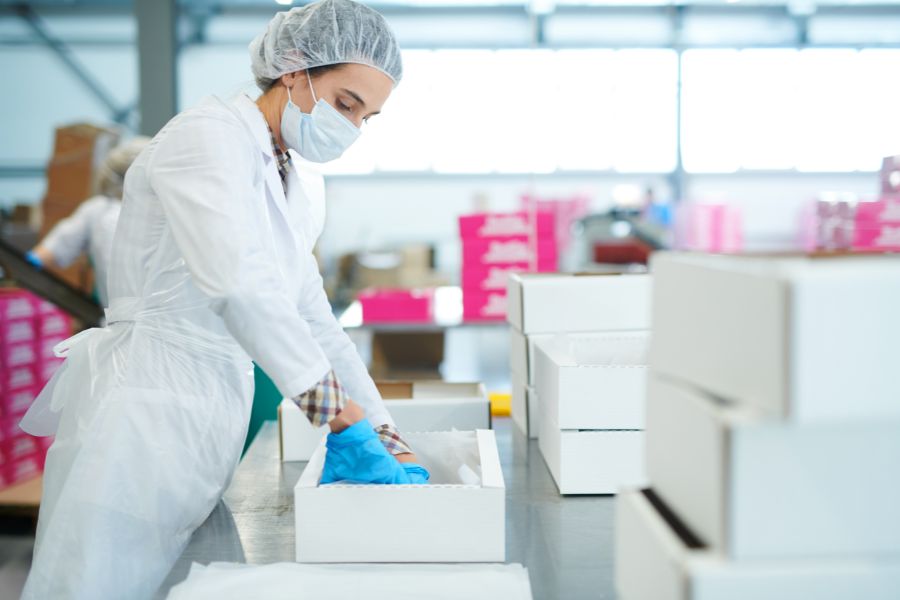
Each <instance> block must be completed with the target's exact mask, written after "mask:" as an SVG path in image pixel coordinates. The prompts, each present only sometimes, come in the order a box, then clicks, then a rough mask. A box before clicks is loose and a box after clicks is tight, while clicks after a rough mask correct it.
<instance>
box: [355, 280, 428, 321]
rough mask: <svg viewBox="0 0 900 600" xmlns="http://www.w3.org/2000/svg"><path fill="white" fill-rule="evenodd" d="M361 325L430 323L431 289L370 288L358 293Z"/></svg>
mask: <svg viewBox="0 0 900 600" xmlns="http://www.w3.org/2000/svg"><path fill="white" fill-rule="evenodd" d="M359 303H360V304H361V305H362V317H363V323H396V322H403V323H430V322H431V321H433V320H434V290H433V289H430V288H428V289H412V290H410V289H386V288H377V289H376V288H372V289H367V290H363V291H361V292H360V293H359Z"/></svg>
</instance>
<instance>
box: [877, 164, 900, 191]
mask: <svg viewBox="0 0 900 600" xmlns="http://www.w3.org/2000/svg"><path fill="white" fill-rule="evenodd" d="M881 191H882V192H884V193H885V194H900V155H898V156H888V157H886V158H885V159H884V160H883V161H882V163H881Z"/></svg>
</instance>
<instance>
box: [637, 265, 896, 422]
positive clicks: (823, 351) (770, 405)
mask: <svg viewBox="0 0 900 600" xmlns="http://www.w3.org/2000/svg"><path fill="white" fill-rule="evenodd" d="M652 265H653V273H654V275H653V277H654V292H653V294H654V302H653V327H654V335H653V341H652V343H651V348H650V364H651V367H652V369H653V370H654V371H655V372H658V373H660V374H664V375H667V376H670V377H673V378H676V379H679V380H682V381H684V382H686V383H688V384H690V385H695V386H697V387H699V388H701V389H703V390H705V391H708V392H709V393H711V394H713V395H715V396H719V397H721V398H724V399H726V400H731V401H735V402H743V403H747V404H750V405H753V406H756V407H758V408H759V409H760V410H762V411H764V412H765V413H766V414H769V415H771V416H772V417H777V418H788V419H791V420H793V421H795V422H811V421H818V420H853V419H877V418H900V402H898V401H897V398H898V395H897V394H898V386H897V375H896V365H897V360H896V358H897V355H898V354H897V340H900V311H898V310H897V307H898V306H900V257H898V256H890V255H883V256H878V255H870V256H831V257H802V256H801V257H797V256H789V257H763V256H756V257H753V256H722V255H701V254H683V253H671V252H663V253H657V254H655V255H654V258H653V261H652Z"/></svg>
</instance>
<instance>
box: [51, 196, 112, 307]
mask: <svg viewBox="0 0 900 600" xmlns="http://www.w3.org/2000/svg"><path fill="white" fill-rule="evenodd" d="M121 209H122V203H121V202H120V201H119V200H118V199H116V198H109V197H107V196H94V197H93V198H89V199H88V200H85V201H84V202H82V203H81V205H80V206H79V207H78V209H77V210H76V211H75V212H74V213H72V214H71V215H70V216H69V217H67V218H65V219H63V220H62V221H60V222H59V223H57V224H56V225H55V226H54V227H53V229H51V230H50V233H48V234H47V236H46V237H45V238H44V239H43V240H41V246H43V247H44V248H46V249H47V250H48V251H49V252H50V254H52V255H53V260H54V261H55V262H56V264H58V265H59V266H61V267H68V266H69V265H70V264H72V263H73V262H75V259H76V258H78V257H79V256H81V255H82V254H84V253H85V252H87V253H88V256H89V257H90V259H91V263H93V265H94V280H95V282H96V284H97V295H98V296H99V298H100V303H101V304H102V305H103V306H109V294H108V293H107V285H106V278H107V273H108V272H109V256H110V253H111V252H112V242H113V234H114V233H115V231H116V221H118V220H119V211H120V210H121Z"/></svg>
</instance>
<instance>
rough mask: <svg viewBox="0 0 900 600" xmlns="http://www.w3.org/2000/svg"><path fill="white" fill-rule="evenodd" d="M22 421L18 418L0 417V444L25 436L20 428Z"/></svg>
mask: <svg viewBox="0 0 900 600" xmlns="http://www.w3.org/2000/svg"><path fill="white" fill-rule="evenodd" d="M21 420H22V419H20V418H18V417H0V443H3V442H5V441H6V440H11V439H13V438H16V437H19V436H20V435H25V432H24V431H22V428H21V427H19V421H21Z"/></svg>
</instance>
